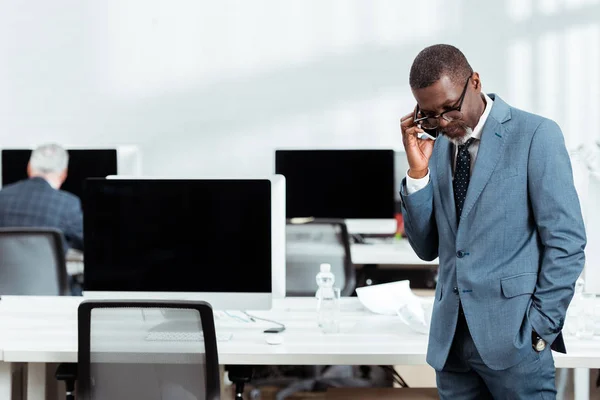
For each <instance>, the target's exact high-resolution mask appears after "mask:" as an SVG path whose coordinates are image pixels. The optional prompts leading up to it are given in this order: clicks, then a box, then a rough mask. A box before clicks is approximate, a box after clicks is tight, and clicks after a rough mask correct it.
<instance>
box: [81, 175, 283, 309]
mask: <svg viewBox="0 0 600 400" xmlns="http://www.w3.org/2000/svg"><path fill="white" fill-rule="evenodd" d="M273 190H275V187H274V185H273V184H272V182H271V180H270V179H239V180H237V179H90V180H87V181H86V185H85V190H84V196H83V204H84V208H85V213H84V238H85V239H84V240H85V243H84V246H85V270H84V296H86V297H88V298H137V299H198V300H205V301H208V302H209V303H211V304H212V305H213V307H214V308H216V309H268V308H270V307H271V299H272V264H273V260H274V259H276V258H274V257H273V253H274V252H277V251H285V250H284V249H283V246H280V245H278V246H277V248H274V246H273V243H274V242H277V240H278V239H279V238H283V237H284V236H283V229H285V219H284V216H283V213H281V215H279V214H278V213H277V212H276V211H277V210H281V209H283V207H282V205H283V198H281V203H282V204H281V206H279V205H276V204H272V192H273ZM276 201H277V200H275V202H276ZM274 219H275V220H276V221H277V225H278V226H279V225H280V228H281V229H279V230H280V232H278V233H276V235H277V238H275V237H274V233H273V232H272V231H273V230H274V229H273V224H272V221H274ZM274 239H275V240H274Z"/></svg>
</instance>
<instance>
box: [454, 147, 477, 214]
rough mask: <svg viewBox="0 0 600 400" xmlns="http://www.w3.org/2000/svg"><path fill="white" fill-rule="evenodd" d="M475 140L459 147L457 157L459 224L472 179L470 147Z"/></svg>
mask: <svg viewBox="0 0 600 400" xmlns="http://www.w3.org/2000/svg"><path fill="white" fill-rule="evenodd" d="M474 140H475V139H474V138H471V139H469V140H467V141H466V142H465V144H463V145H460V146H458V153H457V155H456V167H455V168H454V181H453V185H454V204H455V205H456V221H457V222H460V215H461V214H462V210H463V206H464V205H465V198H466V197H467V189H468V188H469V180H470V179H471V155H470V154H469V146H470V145H471V143H473V141H474Z"/></svg>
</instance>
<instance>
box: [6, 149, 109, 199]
mask: <svg viewBox="0 0 600 400" xmlns="http://www.w3.org/2000/svg"><path fill="white" fill-rule="evenodd" d="M68 152H69V168H68V170H67V179H66V180H65V182H64V183H63V185H62V186H61V189H62V190H65V191H67V192H70V193H73V194H74V195H75V196H77V197H79V198H81V194H82V191H83V181H84V180H85V179H86V178H104V177H106V176H108V175H116V174H117V150H116V149H77V150H68ZM30 156H31V150H26V149H10V150H8V149H5V150H2V185H3V186H6V185H9V184H11V183H15V182H17V181H20V180H21V179H27V163H28V162H29V157H30Z"/></svg>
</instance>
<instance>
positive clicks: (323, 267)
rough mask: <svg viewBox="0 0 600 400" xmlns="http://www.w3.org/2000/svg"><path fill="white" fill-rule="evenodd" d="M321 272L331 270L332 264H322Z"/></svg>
mask: <svg viewBox="0 0 600 400" xmlns="http://www.w3.org/2000/svg"><path fill="white" fill-rule="evenodd" d="M321 272H331V264H326V263H323V264H321Z"/></svg>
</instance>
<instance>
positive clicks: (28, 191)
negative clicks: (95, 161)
mask: <svg viewBox="0 0 600 400" xmlns="http://www.w3.org/2000/svg"><path fill="white" fill-rule="evenodd" d="M68 164H69V154H68V153H67V151H66V150H65V149H63V148H62V147H61V146H59V145H56V144H46V145H42V146H40V147H38V148H37V149H35V150H34V151H33V152H32V153H31V158H30V159H29V164H28V165H27V175H28V176H29V179H24V180H22V181H19V182H16V183H13V184H11V185H7V186H5V187H3V188H2V190H0V227H4V228H8V227H13V228H14V227H37V228H55V229H59V230H60V231H61V232H62V233H63V236H64V239H65V240H64V242H63V243H64V247H65V252H66V251H67V250H68V249H69V248H73V249H76V250H83V213H82V211H81V202H80V200H79V198H78V197H77V196H74V195H72V194H71V193H67V192H64V191H62V190H60V186H61V185H62V184H63V182H64V181H65V179H66V178H67V166H68Z"/></svg>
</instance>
